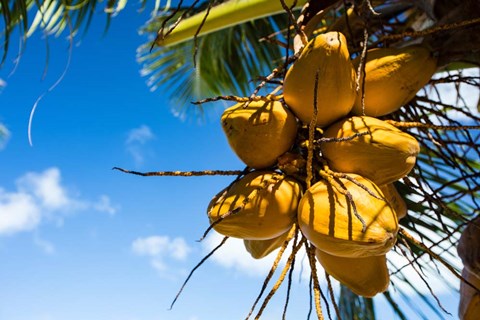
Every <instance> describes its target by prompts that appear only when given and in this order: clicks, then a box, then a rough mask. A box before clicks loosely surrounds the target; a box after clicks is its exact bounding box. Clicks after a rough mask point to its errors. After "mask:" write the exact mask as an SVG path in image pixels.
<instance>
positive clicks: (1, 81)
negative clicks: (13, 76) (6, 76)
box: [0, 78, 7, 88]
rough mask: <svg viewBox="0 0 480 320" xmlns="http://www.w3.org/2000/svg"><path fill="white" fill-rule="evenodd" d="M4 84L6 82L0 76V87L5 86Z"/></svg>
mask: <svg viewBox="0 0 480 320" xmlns="http://www.w3.org/2000/svg"><path fill="white" fill-rule="evenodd" d="M6 86H7V83H6V82H5V80H3V79H2V78H0V88H2V87H6Z"/></svg>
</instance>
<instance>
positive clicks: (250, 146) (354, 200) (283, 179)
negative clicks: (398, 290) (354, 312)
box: [207, 31, 437, 297]
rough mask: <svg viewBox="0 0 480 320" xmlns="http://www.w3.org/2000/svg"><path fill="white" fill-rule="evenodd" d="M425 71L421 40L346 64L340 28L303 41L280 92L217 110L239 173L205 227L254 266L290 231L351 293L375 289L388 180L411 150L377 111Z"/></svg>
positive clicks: (397, 102)
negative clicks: (241, 247) (232, 241)
mask: <svg viewBox="0 0 480 320" xmlns="http://www.w3.org/2000/svg"><path fill="white" fill-rule="evenodd" d="M436 69H437V64H436V58H435V57H434V56H433V55H432V53H431V52H430V51H429V50H428V49H427V48H426V47H423V46H421V45H415V46H407V47H404V48H395V49H394V48H377V49H372V50H368V51H367V52H366V55H363V56H358V57H356V58H354V59H352V57H351V55H350V53H349V51H348V45H347V40H346V38H345V36H344V35H343V34H342V33H341V32H338V31H331V32H326V33H323V34H319V35H317V36H316V37H314V38H313V39H311V40H310V41H309V42H308V43H306V45H305V46H304V47H303V49H302V50H301V51H300V52H299V54H298V58H297V59H296V60H295V61H294V62H293V64H292V65H291V66H290V67H289V68H288V70H287V71H286V73H285V77H284V81H283V86H282V89H283V94H281V95H269V96H266V97H260V98H257V99H243V100H239V102H238V103H237V104H235V105H233V106H232V107H230V108H228V109H226V110H225V111H224V112H223V115H222V117H221V125H222V128H223V130H224V132H225V135H226V138H227V140H228V143H229V145H230V147H231V148H232V150H233V151H234V152H235V154H236V155H237V156H238V157H239V158H240V159H241V160H242V161H243V162H244V163H245V165H246V166H247V169H246V170H245V171H244V173H243V174H242V175H240V176H239V177H238V178H237V179H236V180H235V181H233V182H232V183H231V184H230V185H229V186H227V187H226V188H225V189H224V190H222V191H220V192H219V193H218V194H217V195H216V196H215V197H214V198H213V200H212V201H211V202H210V204H209V206H208V209H207V212H208V217H209V220H210V224H211V227H212V228H213V229H215V230H216V231H217V232H219V233H221V234H223V235H225V236H229V237H235V238H240V239H243V240H244V243H245V248H246V250H247V251H248V252H249V253H250V254H251V256H252V257H253V258H256V259H260V258H263V257H265V256H266V255H268V254H270V253H271V252H272V251H274V250H275V249H277V248H279V247H281V246H284V245H286V243H287V242H288V241H289V240H290V239H291V237H292V234H291V232H289V231H290V230H291V229H292V227H294V226H298V228H299V231H300V232H301V234H302V236H303V237H304V238H306V240H308V241H309V243H311V244H312V245H313V246H314V248H315V256H316V259H317V260H318V262H319V263H320V264H321V265H322V266H323V268H324V269H325V270H326V271H327V273H328V274H330V275H331V276H333V277H334V278H335V279H337V280H338V281H339V282H341V283H342V284H343V285H345V286H347V287H348V288H350V290H351V291H353V292H354V293H356V294H358V295H360V296H364V297H373V296H375V295H376V294H377V293H380V292H384V291H385V290H387V288H388V285H389V282H390V279H389V270H388V268H387V260H386V254H387V253H388V252H389V251H390V250H391V249H392V248H393V246H394V245H395V243H396V239H397V233H398V230H399V224H398V221H399V219H401V218H403V217H405V216H406V214H407V206H406V204H405V201H404V199H403V198H402V196H401V195H400V194H399V193H398V191H397V190H396V188H395V186H394V183H396V182H397V181H399V180H401V179H403V178H404V177H406V176H407V175H408V174H409V173H410V171H411V170H412V169H413V167H414V166H415V162H416V158H417V155H418V154H419V152H420V146H419V143H418V141H417V140H416V139H415V138H414V137H413V136H411V135H409V134H408V133H406V132H403V131H402V130H400V129H399V128H397V127H395V126H394V125H393V124H392V123H390V122H389V121H388V120H385V116H387V115H389V114H391V113H393V112H395V111H397V110H398V109H400V108H401V107H402V106H404V105H405V104H406V103H407V102H409V101H410V100H411V99H412V98H413V97H414V96H415V95H416V93H417V92H418V91H419V90H420V89H421V88H422V87H424V86H425V85H426V84H427V83H428V81H429V80H430V78H431V77H432V75H433V74H434V73H435V71H436ZM357 70H360V71H361V72H360V73H359V74H360V76H359V77H357ZM379 117H382V119H380V118H379Z"/></svg>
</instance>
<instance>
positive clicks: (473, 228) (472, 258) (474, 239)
mask: <svg viewBox="0 0 480 320" xmlns="http://www.w3.org/2000/svg"><path fill="white" fill-rule="evenodd" d="M457 252H458V256H459V257H460V259H462V262H463V266H464V268H466V269H468V270H469V271H470V272H472V273H474V274H477V275H478V276H480V216H478V217H476V218H475V219H473V220H472V221H471V222H470V223H469V224H468V225H467V227H466V228H465V229H464V230H463V231H462V235H461V236H460V239H459V241H458V245H457Z"/></svg>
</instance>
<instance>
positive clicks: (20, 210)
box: [0, 167, 116, 252]
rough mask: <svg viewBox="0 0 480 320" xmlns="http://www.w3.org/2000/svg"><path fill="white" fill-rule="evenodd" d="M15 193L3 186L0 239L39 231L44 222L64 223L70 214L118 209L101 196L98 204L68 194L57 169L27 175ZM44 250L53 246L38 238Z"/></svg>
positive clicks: (0, 189) (111, 211)
mask: <svg viewBox="0 0 480 320" xmlns="http://www.w3.org/2000/svg"><path fill="white" fill-rule="evenodd" d="M15 185H16V190H14V191H7V190H5V189H3V188H1V187H0V236H1V235H11V234H14V233H17V232H22V231H31V230H34V229H36V228H37V227H38V226H39V225H40V224H41V223H42V222H44V221H50V220H53V221H56V222H57V223H58V224H60V225H61V224H62V222H63V219H64V217H65V216H67V215H68V214H69V213H72V212H77V211H82V210H87V209H92V210H95V211H100V212H107V213H109V214H113V213H115V212H116V208H115V207H114V206H113V205H112V204H111V203H110V199H109V198H108V197H107V196H105V195H102V196H101V197H100V200H99V201H98V202H91V201H88V200H85V199H80V198H79V197H75V196H72V195H70V194H69V192H68V190H67V189H66V187H65V186H63V185H62V183H61V173H60V170H59V169H58V168H56V167H52V168H49V169H46V170H44V171H43V172H27V173H26V174H24V175H23V176H21V177H20V178H18V179H17V180H16V181H15ZM37 240H38V241H36V244H37V245H38V246H39V247H42V248H43V249H44V251H47V252H48V251H51V250H52V249H53V245H52V244H48V243H46V242H45V241H43V242H42V241H41V240H39V239H37Z"/></svg>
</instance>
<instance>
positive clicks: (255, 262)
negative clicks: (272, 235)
mask: <svg viewBox="0 0 480 320" xmlns="http://www.w3.org/2000/svg"><path fill="white" fill-rule="evenodd" d="M222 238H223V236H222V235H220V234H218V233H216V232H214V231H212V232H211V234H210V235H209V236H208V237H207V238H205V239H204V240H203V241H202V246H203V250H204V251H205V253H207V252H210V251H212V250H213V249H214V248H215V247H216V246H217V245H218V244H219V243H220V242H221V241H222ZM277 253H278V249H277V250H275V251H274V252H272V253H270V254H269V255H268V256H266V257H264V258H262V259H254V258H252V257H251V256H250V254H249V253H248V252H247V250H246V249H245V246H244V244H243V240H241V239H235V238H229V239H228V240H227V242H225V244H224V245H223V246H222V247H221V248H220V249H218V251H217V252H215V254H214V255H213V256H211V257H210V259H211V261H213V262H215V263H217V264H218V265H220V266H222V267H224V268H226V269H231V270H233V271H235V272H238V273H241V274H244V275H247V276H251V277H260V278H264V277H265V276H266V275H267V274H268V272H269V270H270V269H271V267H272V264H273V262H274V260H275V258H276V256H277ZM290 253H291V245H289V246H288V247H287V249H286V250H285V252H284V254H283V257H282V260H281V262H280V265H279V267H278V268H277V272H280V270H281V269H282V268H283V267H284V266H285V261H286V260H287V258H288V256H289V255H290ZM296 264H297V266H296V267H295V269H294V274H295V277H301V279H302V281H305V282H306V283H308V281H309V280H310V265H309V263H308V259H307V258H306V252H305V249H304V248H302V249H300V250H299V251H298V252H297V259H296ZM298 264H300V266H299V265H298ZM317 267H320V265H318V266H317ZM322 274H323V273H322ZM319 278H320V279H319V280H320V281H322V278H323V277H319Z"/></svg>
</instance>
